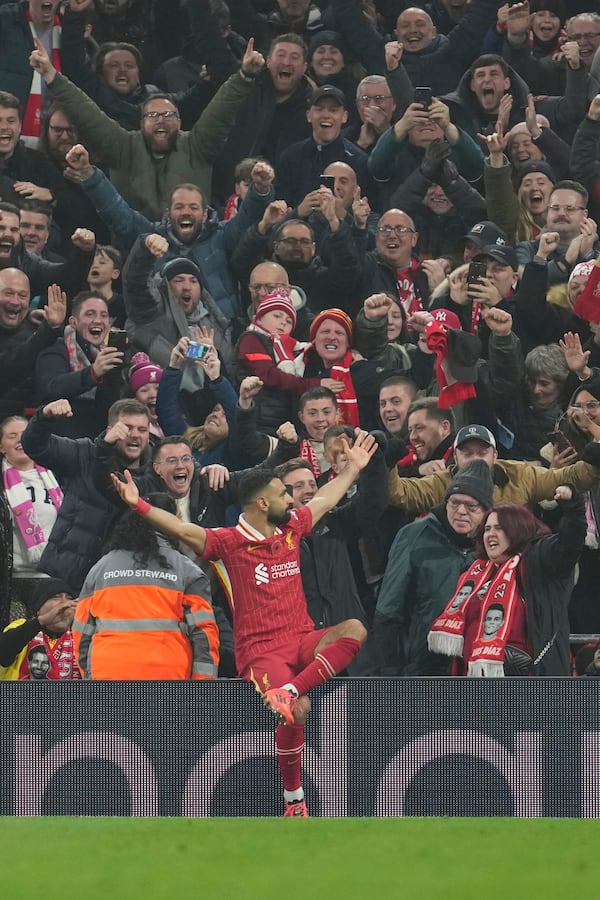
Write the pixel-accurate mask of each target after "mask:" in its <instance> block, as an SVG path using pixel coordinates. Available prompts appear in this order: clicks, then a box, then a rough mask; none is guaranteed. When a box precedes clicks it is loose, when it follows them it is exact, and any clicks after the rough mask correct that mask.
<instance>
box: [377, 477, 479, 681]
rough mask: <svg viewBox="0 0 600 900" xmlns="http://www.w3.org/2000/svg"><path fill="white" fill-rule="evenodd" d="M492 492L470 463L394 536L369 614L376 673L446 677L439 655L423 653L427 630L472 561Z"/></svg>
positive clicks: (444, 665) (445, 665) (425, 650)
mask: <svg viewBox="0 0 600 900" xmlns="http://www.w3.org/2000/svg"><path fill="white" fill-rule="evenodd" d="M492 491H493V484H492V475H491V472H490V469H489V467H488V465H487V463H486V462H485V460H483V459H474V460H472V461H471V462H469V463H468V464H467V465H466V466H465V467H464V468H462V469H461V470H460V471H459V472H457V473H456V474H455V476H454V478H453V479H452V483H451V484H450V485H449V487H448V489H447V491H446V493H445V496H444V499H443V501H442V502H441V503H440V504H439V505H436V506H434V507H433V509H432V510H431V512H430V513H429V515H427V516H425V518H421V519H417V521H416V522H413V523H412V524H410V525H407V526H406V527H405V528H402V529H401V530H400V531H399V532H398V534H397V536H396V539H395V540H394V543H393V544H392V549H391V550H390V555H389V559H388V564H387V568H386V570H385V575H384V578H383V583H382V585H381V590H380V592H379V597H378V600H377V609H376V611H375V620H374V630H375V639H376V643H377V645H378V651H379V653H378V658H379V659H380V660H381V672H380V674H382V675H443V674H446V672H447V663H446V662H444V661H443V657H439V656H435V655H434V654H432V653H430V652H429V651H428V649H427V632H428V629H429V627H430V624H431V622H433V621H434V619H435V618H436V617H437V616H438V615H440V614H441V612H442V611H443V610H444V608H445V606H446V604H447V603H448V601H449V600H450V598H451V597H452V594H453V593H454V590H455V587H456V582H457V580H458V578H459V576H460V575H461V574H462V572H464V571H465V570H466V569H467V568H468V567H469V565H470V563H471V562H472V561H473V560H474V558H475V557H474V553H473V549H474V545H475V534H476V532H477V529H478V527H479V525H480V524H481V522H482V520H483V517H484V514H485V511H486V510H488V509H490V508H491V506H492ZM428 623H429V624H428Z"/></svg>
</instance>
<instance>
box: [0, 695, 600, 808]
mask: <svg viewBox="0 0 600 900" xmlns="http://www.w3.org/2000/svg"><path fill="white" fill-rule="evenodd" d="M599 686H600V679H595V678H584V679H533V678H524V679H518V678H512V679H488V680H482V679H473V680H467V679H417V678H414V679H401V678H400V679H337V680H335V681H333V682H330V683H329V684H328V685H326V686H325V687H324V688H322V689H320V690H317V691H315V692H314V695H313V712H312V713H311V716H310V718H309V723H308V726H307V733H306V738H307V742H306V751H305V759H304V765H305V774H304V778H305V787H306V793H307V800H308V803H309V809H310V811H311V814H312V815H320V816H524V817H530V816H561V817H564V816H567V817H575V816H583V817H590V818H593V817H597V816H598V811H599V810H600V703H599V702H598V690H599ZM0 709H1V710H2V726H1V729H0V815H4V816H6V815H19V816H32V815H86V816H90V815H91V816H96V815H112V816H277V815H281V813H282V801H281V787H280V782H279V776H278V772H277V768H276V764H275V756H274V751H273V719H272V716H271V715H270V714H269V713H267V711H266V710H265V709H264V708H263V706H262V703H261V702H260V698H259V697H258V696H257V695H256V693H255V692H254V690H253V689H252V688H251V687H250V686H249V685H247V684H244V683H242V682H238V681H220V682H125V683H124V682H83V683H81V682H65V683H62V684H61V683H57V682H39V683H25V682H16V683H15V682H12V683H6V682H3V683H0Z"/></svg>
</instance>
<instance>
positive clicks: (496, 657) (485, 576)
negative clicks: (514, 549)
mask: <svg viewBox="0 0 600 900" xmlns="http://www.w3.org/2000/svg"><path fill="white" fill-rule="evenodd" d="M520 561H521V555H520V554H518V553H517V554H516V555H515V556H512V557H511V558H510V559H508V560H507V561H506V562H505V563H503V564H502V565H501V566H499V567H497V566H496V564H495V563H493V562H492V561H491V560H487V559H477V560H475V562H474V563H473V565H472V566H471V568H470V569H469V570H468V571H467V572H465V573H464V574H463V575H462V576H461V578H460V580H459V582H458V584H457V587H456V592H455V594H454V596H453V597H452V599H451V600H450V602H449V603H448V605H447V606H446V609H445V610H444V612H443V613H442V615H441V616H439V617H438V618H437V619H436V620H435V622H434V623H433V625H432V626H431V631H430V632H429V635H428V638H427V646H428V647H429V649H430V650H431V652H432V653H440V654H442V655H443V656H462V653H463V647H464V633H465V622H466V611H467V607H468V605H469V602H470V600H471V598H472V597H477V594H478V593H479V592H480V591H482V590H483V589H484V586H485V585H487V590H486V592H485V597H484V600H483V603H482V604H481V612H480V617H479V625H478V627H477V637H476V638H475V640H474V641H473V646H472V648H471V653H470V656H469V659H467V660H465V662H466V663H467V667H468V668H467V677H468V678H503V677H504V655H505V650H506V641H507V638H508V635H509V634H510V630H511V626H512V620H513V613H514V610H515V606H516V604H517V603H518V602H519V600H520V597H519V592H518V587H517V567H518V565H519V562H520ZM467 581H470V582H472V583H473V584H472V590H471V591H470V593H469V594H468V596H465V597H462V598H460V593H461V588H462V587H463V585H464V584H465V583H466V582H467ZM457 600H458V601H459V602H458V603H457ZM494 612H496V614H498V613H499V614H500V615H499V616H498V615H496V617H497V618H501V621H500V622H498V627H497V628H496V629H495V631H494V633H490V634H489V635H486V634H485V628H486V618H487V616H488V614H490V615H492V614H493V613H494Z"/></svg>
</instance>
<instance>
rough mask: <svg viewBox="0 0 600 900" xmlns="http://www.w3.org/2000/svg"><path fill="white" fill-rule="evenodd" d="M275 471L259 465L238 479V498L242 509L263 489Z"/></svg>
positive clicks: (271, 479)
mask: <svg viewBox="0 0 600 900" xmlns="http://www.w3.org/2000/svg"><path fill="white" fill-rule="evenodd" d="M273 478H275V473H274V472H273V469H267V468H266V467H264V466H261V467H260V468H258V469H252V470H251V471H250V472H248V473H247V474H246V475H244V476H243V477H242V479H241V481H240V486H239V488H238V500H239V502H240V506H241V507H242V509H245V507H247V506H249V505H250V503H252V502H253V501H254V500H256V498H257V497H258V496H259V495H260V494H261V493H262V492H263V491H264V489H265V488H266V487H267V486H268V485H269V484H270V483H271V482H272V481H273Z"/></svg>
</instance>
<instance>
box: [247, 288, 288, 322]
mask: <svg viewBox="0 0 600 900" xmlns="http://www.w3.org/2000/svg"><path fill="white" fill-rule="evenodd" d="M276 309H280V310H282V312H284V313H287V315H288V316H289V317H290V319H291V320H292V331H293V330H294V328H295V327H296V309H295V307H294V304H293V303H292V301H291V300H290V298H289V297H288V295H287V294H282V293H279V292H278V291H275V293H273V294H265V296H264V297H263V298H262V300H261V301H260V303H259V304H258V307H257V310H256V312H255V314H254V321H255V322H258V320H259V319H260V318H261V316H264V315H266V313H270V312H274V311H275V310H276Z"/></svg>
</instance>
